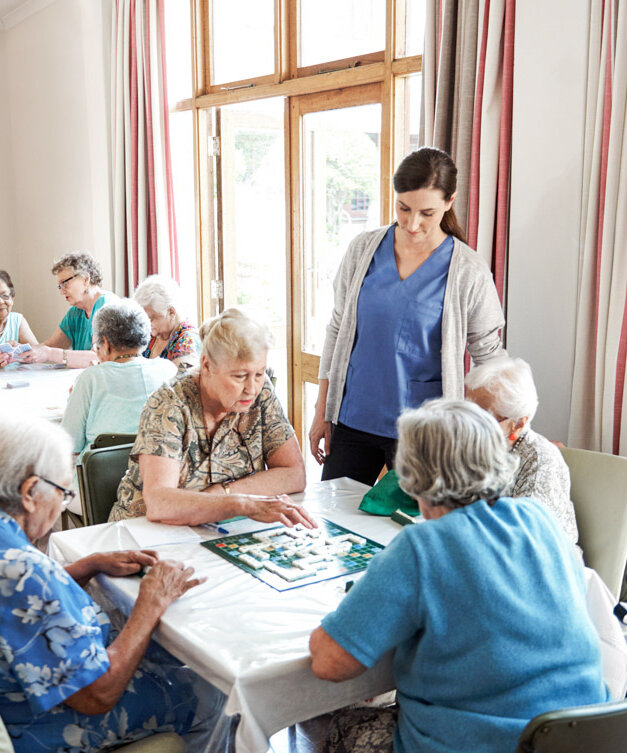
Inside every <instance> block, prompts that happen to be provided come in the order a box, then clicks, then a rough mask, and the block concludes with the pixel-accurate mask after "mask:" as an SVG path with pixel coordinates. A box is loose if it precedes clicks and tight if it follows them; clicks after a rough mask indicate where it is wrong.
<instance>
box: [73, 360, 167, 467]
mask: <svg viewBox="0 0 627 753" xmlns="http://www.w3.org/2000/svg"><path fill="white" fill-rule="evenodd" d="M175 375H176V366H175V365H174V364H173V363H172V362H171V361H167V360H163V359H161V358H153V359H150V360H148V359H146V358H142V357H141V356H139V357H137V358H133V359H129V360H127V361H106V362H105V363H100V364H98V365H97V366H90V367H89V368H88V369H85V371H83V372H82V374H80V375H79V376H78V379H77V380H76V382H75V383H74V388H73V390H72V393H71V394H70V397H69V399H68V402H67V408H66V409H65V415H64V416H63V423H62V426H63V428H64V429H65V430H66V431H67V432H68V433H69V435H70V436H71V437H72V441H73V443H74V452H76V453H79V455H82V454H83V452H84V451H85V450H87V449H88V448H89V447H90V446H91V444H92V442H93V441H94V439H95V438H96V437H97V436H98V434H134V433H136V432H137V426H138V424H139V417H140V415H141V412H142V410H143V407H144V404H145V403H146V400H147V399H148V397H149V396H150V395H152V393H153V392H154V391H155V390H156V389H158V388H159V387H161V385H162V384H163V383H164V382H167V381H168V380H169V379H171V378H172V377H173V376H175Z"/></svg>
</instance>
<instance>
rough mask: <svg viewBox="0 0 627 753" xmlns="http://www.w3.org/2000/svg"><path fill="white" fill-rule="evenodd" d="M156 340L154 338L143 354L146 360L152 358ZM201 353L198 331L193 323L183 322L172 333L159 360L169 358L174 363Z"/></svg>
mask: <svg viewBox="0 0 627 753" xmlns="http://www.w3.org/2000/svg"><path fill="white" fill-rule="evenodd" d="M156 340H157V338H156V337H153V338H152V340H151V341H150V342H149V343H148V347H147V348H146V350H145V351H144V352H143V354H142V355H143V356H144V358H150V354H151V353H152V349H153V348H154V347H155V342H156ZM199 353H200V337H199V336H198V330H197V329H196V327H194V325H193V324H192V323H191V322H189V321H183V322H181V323H180V324H179V325H178V327H177V328H176V329H175V330H174V332H172V336H171V337H170V339H169V340H168V344H167V345H166V346H165V348H164V349H163V350H162V351H161V353H160V354H159V358H167V359H168V360H170V361H174V360H175V359H176V358H181V357H182V356H190V355H191V356H197V355H198V354H199Z"/></svg>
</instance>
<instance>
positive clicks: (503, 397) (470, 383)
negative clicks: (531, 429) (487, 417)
mask: <svg viewBox="0 0 627 753" xmlns="http://www.w3.org/2000/svg"><path fill="white" fill-rule="evenodd" d="M464 383H465V385H466V387H467V389H469V390H473V391H474V390H480V389H483V390H485V391H486V392H487V393H488V394H489V395H490V398H491V404H490V412H491V413H493V414H494V415H495V416H500V417H502V418H511V419H513V420H514V421H518V420H519V419H521V418H524V417H525V416H528V417H529V422H531V419H532V418H533V417H534V416H535V414H536V410H537V409H538V392H537V390H536V385H535V384H534V381H533V374H532V373H531V366H529V364H528V363H527V361H523V359H522V358H510V357H509V356H499V357H498V358H491V359H490V360H489V361H486V362H485V363H482V364H480V365H479V366H475V368H474V369H471V370H470V371H469V372H468V374H467V375H466V379H465V380H464Z"/></svg>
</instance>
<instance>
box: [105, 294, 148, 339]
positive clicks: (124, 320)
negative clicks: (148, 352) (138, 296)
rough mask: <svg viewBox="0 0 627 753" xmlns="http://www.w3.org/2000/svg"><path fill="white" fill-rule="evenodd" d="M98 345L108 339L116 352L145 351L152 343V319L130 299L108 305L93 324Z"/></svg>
mask: <svg viewBox="0 0 627 753" xmlns="http://www.w3.org/2000/svg"><path fill="white" fill-rule="evenodd" d="M92 330H93V340H94V343H95V344H96V345H100V344H101V343H102V338H103V337H106V338H107V340H108V341H109V342H110V343H111V346H112V347H113V348H114V350H122V349H124V350H140V349H141V350H144V349H145V348H146V346H147V345H148V343H149V342H150V319H149V318H148V316H147V314H146V312H145V311H144V309H143V308H142V307H141V306H140V305H139V303H136V302H135V301H131V300H130V299H129V298H122V299H121V300H119V301H114V302H113V303H107V304H106V305H105V306H103V307H102V308H101V309H99V310H98V311H97V312H96V314H95V316H94V321H93V324H92Z"/></svg>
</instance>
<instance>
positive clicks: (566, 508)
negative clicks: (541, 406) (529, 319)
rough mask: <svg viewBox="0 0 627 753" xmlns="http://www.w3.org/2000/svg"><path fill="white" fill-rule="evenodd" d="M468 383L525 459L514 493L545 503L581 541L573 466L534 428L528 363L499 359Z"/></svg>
mask: <svg viewBox="0 0 627 753" xmlns="http://www.w3.org/2000/svg"><path fill="white" fill-rule="evenodd" d="M465 384H466V398H467V399H468V400H472V401H473V402H474V403H477V405H479V406H480V407H481V408H483V409H484V410H487V411H488V413H491V414H492V415H493V416H494V417H495V418H496V420H497V421H498V422H499V426H500V427H501V429H502V431H503V434H504V435H505V438H506V440H507V444H508V446H509V448H510V450H511V452H512V453H513V454H514V455H515V456H517V457H518V458H519V460H520V464H519V466H518V471H517V473H516V477H515V479H514V483H513V486H512V488H511V490H510V492H509V493H510V494H511V496H512V497H531V498H532V499H537V500H539V501H540V502H544V504H545V505H546V506H547V507H548V508H549V510H551V512H552V513H553V514H554V515H555V517H556V518H557V519H558V521H559V522H560V524H561V526H562V528H563V529H564V530H565V531H566V534H567V535H568V537H569V538H570V540H571V541H572V542H573V544H576V543H577V539H578V538H579V533H578V531H577V521H576V520H575V508H574V507H573V503H572V501H571V499H570V474H569V472H568V466H567V465H566V462H565V461H564V458H563V457H562V453H561V452H560V451H559V450H558V449H557V447H556V446H555V445H554V444H553V443H552V442H550V441H549V440H548V439H547V438H546V437H543V436H542V435H541V434H537V433H536V432H535V431H533V430H532V428H531V420H532V419H533V417H534V416H535V413H536V409H537V407H538V393H537V391H536V386H535V384H534V381H533V374H532V373H531V367H530V366H529V364H528V363H527V362H526V361H523V359H522V358H509V357H507V356H505V357H499V358H494V359H492V360H491V361H488V362H486V363H484V364H481V365H480V366H476V367H475V368H474V369H471V370H470V371H469V372H468V374H467V375H466V380H465Z"/></svg>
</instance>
